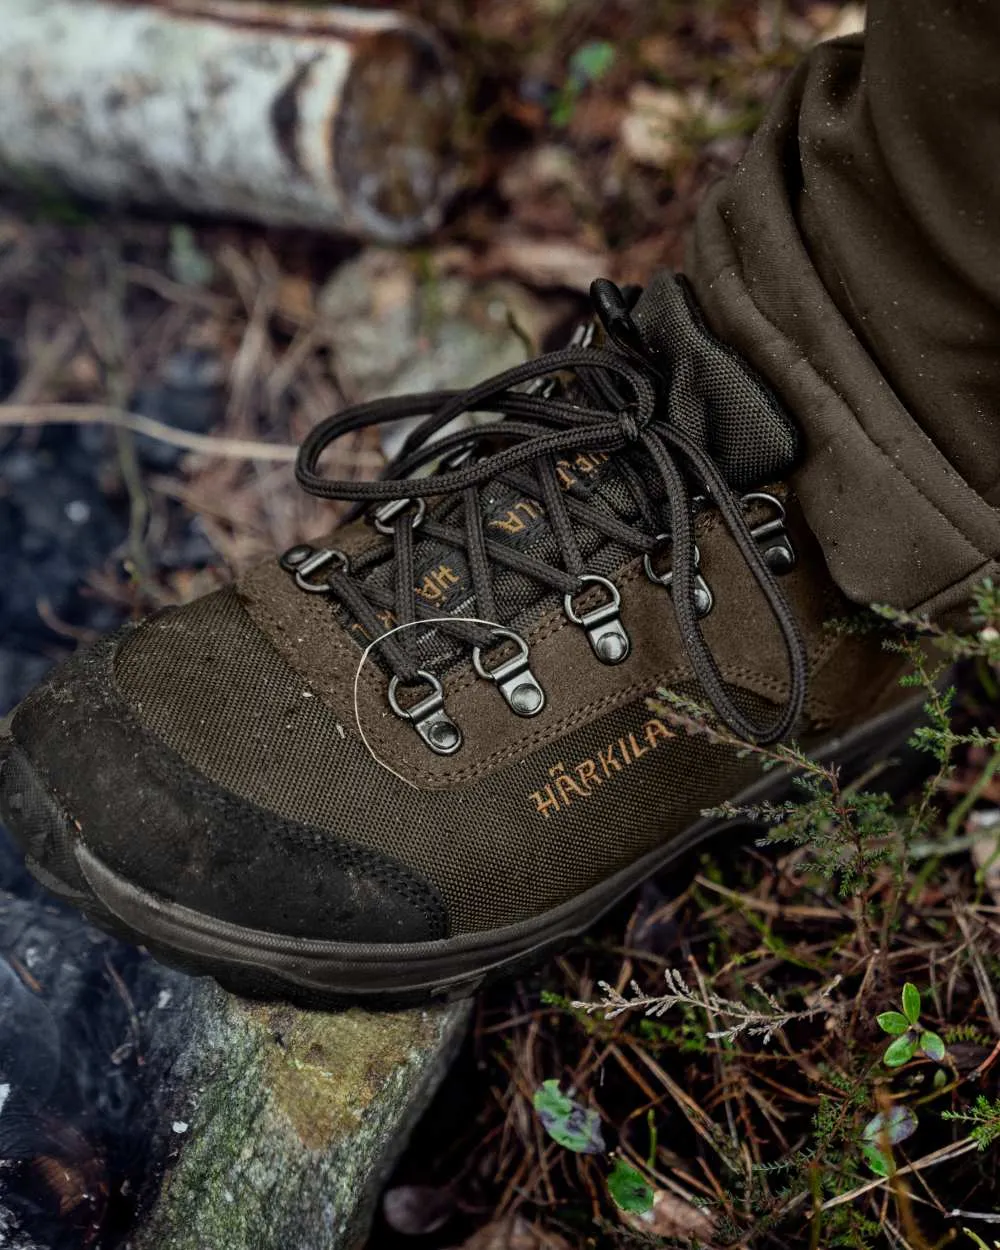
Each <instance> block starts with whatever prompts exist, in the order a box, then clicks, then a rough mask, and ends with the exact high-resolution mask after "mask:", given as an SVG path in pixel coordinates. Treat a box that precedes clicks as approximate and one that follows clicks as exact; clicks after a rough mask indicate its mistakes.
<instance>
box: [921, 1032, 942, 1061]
mask: <svg viewBox="0 0 1000 1250" xmlns="http://www.w3.org/2000/svg"><path fill="white" fill-rule="evenodd" d="M920 1049H921V1050H922V1051H923V1052H924V1054H925V1055H926V1056H927V1058H928V1059H933V1060H934V1061H935V1062H936V1063H940V1062H941V1061H942V1059H944V1056H945V1045H944V1042H943V1041H942V1039H941V1037H940V1036H939V1035H938V1034H937V1033H932V1032H931V1031H930V1029H924V1031H923V1033H921V1034H920Z"/></svg>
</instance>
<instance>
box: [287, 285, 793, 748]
mask: <svg viewBox="0 0 1000 1250" xmlns="http://www.w3.org/2000/svg"><path fill="white" fill-rule="evenodd" d="M591 293H592V298H593V301H594V304H595V307H596V311H597V314H598V317H599V318H600V320H601V322H602V323H603V326H604V329H605V332H606V344H605V346H602V347H594V346H591V345H590V341H589V340H590V339H591V338H592V334H591V332H590V331H588V330H586V329H581V330H580V331H579V332H578V334H577V335H576V336H574V341H573V342H571V344H570V345H569V346H567V347H565V348H562V349H560V350H557V351H553V352H549V353H546V354H544V355H541V356H539V357H537V358H535V359H534V360H531V361H527V362H526V363H524V364H521V365H517V366H515V367H514V368H511V369H507V370H505V371H504V372H502V373H498V374H496V375H495V376H494V377H491V378H488V379H486V380H485V381H483V382H481V383H479V384H478V385H477V386H474V387H471V388H470V389H468V390H439V391H429V392H424V393H421V394H413V395H403V396H399V397H394V398H384V399H378V400H375V401H373V402H370V403H364V404H358V405H355V406H353V407H350V408H348V409H346V410H344V411H342V412H340V413H338V414H336V415H335V416H333V417H330V418H328V419H327V420H325V421H323V422H321V423H320V424H319V425H317V426H316V427H315V428H314V429H313V430H312V431H311V432H310V433H309V435H308V436H307V437H306V439H305V440H304V442H303V444H302V447H301V449H300V452H299V457H298V462H297V465H296V477H297V480H298V482H299V484H300V485H301V486H302V487H303V489H305V490H306V491H307V492H309V493H310V494H312V495H315V496H318V497H319V498H323V499H339V500H350V501H354V502H355V510H354V514H355V515H358V514H360V513H361V512H363V511H365V510H368V509H371V508H372V506H373V505H375V508H374V515H373V517H372V520H373V523H374V525H375V527H376V528H377V529H378V530H379V531H380V532H381V533H383V534H384V535H385V536H386V537H387V539H388V541H389V543H390V544H391V558H392V567H393V578H392V580H393V582H394V585H393V586H392V587H391V588H390V587H387V586H381V585H375V584H373V583H372V580H371V579H370V578H367V577H366V576H365V575H366V574H367V573H369V572H370V571H371V569H372V567H373V566H374V564H375V563H376V562H377V561H381V560H384V559H385V556H386V549H385V546H384V545H383V544H377V545H376V547H375V548H373V549H372V550H371V551H368V552H365V553H363V554H362V555H361V556H359V557H357V558H356V560H355V561H354V564H353V567H352V562H351V561H350V560H349V559H348V557H347V556H346V555H345V554H344V553H343V552H341V551H339V550H337V549H335V548H325V549H320V550H315V549H313V548H311V547H307V546H299V547H294V548H292V549H291V550H290V551H288V552H286V553H285V554H284V556H282V565H283V567H284V568H285V569H286V570H287V571H288V572H289V573H291V574H292V575H294V577H295V580H296V582H297V584H298V585H299V586H300V588H301V589H303V590H306V591H311V592H319V593H324V594H329V595H331V596H332V597H333V598H334V599H335V600H336V601H338V602H339V603H340V604H342V605H343V607H344V608H345V609H346V610H347V611H348V612H349V613H350V614H351V616H352V617H353V618H354V619H355V620H356V621H357V623H358V624H359V625H360V626H361V628H362V629H363V630H364V632H365V633H366V634H367V635H368V636H369V637H370V638H372V639H377V640H378V647H377V650H378V653H379V655H380V658H381V661H382V663H383V664H384V665H385V667H386V668H387V670H388V672H389V674H390V685H389V701H390V704H391V706H392V709H393V711H394V712H395V713H396V714H397V715H399V716H402V717H403V718H404V719H407V720H410V721H411V722H412V723H413V724H414V726H415V728H416V729H417V730H418V732H419V733H420V735H421V737H422V738H423V739H424V741H425V742H426V744H427V745H428V746H429V747H430V748H431V749H432V750H434V751H435V752H437V753H439V754H445V755H447V754H452V753H453V752H454V751H456V750H458V749H459V748H460V746H461V743H462V735H461V730H460V728H459V727H458V726H457V725H456V724H455V723H454V721H452V720H451V718H450V717H449V716H448V714H447V712H446V710H445V708H444V699H443V689H442V685H441V682H440V679H439V678H438V677H436V676H435V675H434V674H433V673H432V672H431V671H429V669H428V668H426V667H424V661H422V660H421V658H420V655H419V651H418V648H417V646H416V645H415V643H414V638H413V635H414V633H415V632H416V631H414V630H413V629H409V628H404V629H402V630H399V628H398V626H409V625H411V624H413V623H416V622H420V621H433V625H432V626H431V625H428V627H427V628H428V629H430V628H433V629H434V630H438V631H441V633H443V634H445V635H447V636H449V637H450V638H451V639H453V640H454V642H455V643H456V644H457V645H459V646H460V647H461V648H462V649H464V650H469V649H471V652H472V660H473V665H474V667H475V670H476V672H477V673H478V674H479V675H480V676H481V677H483V678H487V679H489V680H492V681H493V682H495V683H496V685H497V686H498V688H499V690H500V693H501V694H502V695H503V697H504V698H505V699H506V701H507V703H508V706H509V707H510V709H511V711H512V712H514V713H516V714H518V715H521V716H533V715H536V714H537V713H538V712H540V711H541V710H542V707H543V706H544V704H545V693H544V691H543V690H542V687H541V684H540V683H539V682H538V680H537V678H536V677H535V676H534V674H533V673H532V671H531V668H530V663H529V648H528V644H527V642H526V641H525V640H524V639H523V638H522V637H521V635H520V634H519V633H517V632H516V631H515V630H513V629H509V628H507V627H506V623H505V622H509V620H510V613H507V614H505V613H504V605H503V604H502V603H500V602H498V596H497V593H496V589H495V586H494V575H495V572H496V571H497V570H501V569H503V570H509V571H512V572H514V573H517V574H520V575H522V576H523V577H526V578H528V579H530V580H531V581H533V582H535V583H537V584H539V585H540V586H541V587H543V588H545V589H546V590H548V591H549V592H550V593H552V592H555V594H557V595H560V596H562V598H563V606H564V610H565V612H566V615H567V617H568V618H569V619H570V620H571V621H572V622H573V623H574V624H576V625H578V626H580V627H581V628H583V629H584V630H585V631H586V633H587V637H588V639H589V641H590V644H591V647H592V650H593V652H594V654H595V656H596V658H597V659H598V660H600V661H601V662H602V663H605V664H618V663H621V662H623V661H624V660H625V659H626V658H627V657H628V654H629V650H630V645H631V644H630V640H629V635H628V633H627V630H626V628H625V625H624V624H623V621H622V616H621V610H620V606H621V596H620V594H619V592H618V589H617V587H616V586H615V584H614V582H613V581H612V580H611V579H610V578H608V577H605V576H603V575H601V574H599V573H596V572H594V571H593V570H592V569H591V568H588V564H587V560H586V558H585V555H584V553H583V551H582V550H581V545H580V543H579V542H578V539H577V532H578V530H579V529H580V528H586V529H589V530H590V531H593V532H596V534H598V535H599V536H601V537H602V538H603V539H605V540H607V541H609V542H612V543H615V544H618V545H620V546H622V547H624V548H626V549H628V550H630V551H633V552H635V553H636V555H637V556H640V557H641V558H642V559H643V563H644V567H645V570H646V574H647V576H649V577H650V579H651V580H653V581H656V582H659V583H660V584H662V585H664V586H666V587H667V588H668V589H669V592H670V598H671V600H672V603H673V608H674V611H675V613H676V618H677V624H678V627H679V633H680V638H681V642H682V645H683V647H684V650H685V653H686V655H687V657H688V659H689V661H690V663H691V666H692V668H693V670H694V673H695V675H696V677H697V679H698V680H699V682H700V683H701V686H702V689H703V691H704V693H705V695H706V697H707V699H708V701H709V702H710V704H711V705H712V707H713V708H714V710H715V712H716V713H717V715H718V716H719V718H720V720H721V721H723V722H724V723H725V724H726V725H727V726H728V727H729V728H730V729H731V730H732V731H733V732H734V733H735V734H737V735H738V736H739V737H741V738H743V739H745V740H747V741H749V742H757V743H768V742H774V741H777V740H779V739H781V738H784V737H786V736H788V734H789V733H790V732H791V730H792V728H793V726H794V725H795V723H796V721H797V720H798V719H799V717H800V715H801V712H802V708H803V704H804V700H805V688H806V676H807V657H806V652H805V647H804V644H803V641H802V638H801V635H800V632H799V628H798V624H797V621H796V619H795V616H794V614H793V612H792V610H791V608H790V606H789V604H788V602H787V600H786V599H785V596H784V594H783V593H782V591H781V589H780V587H779V586H778V583H777V580H776V577H775V572H778V573H781V572H784V571H786V570H787V569H788V568H789V567H791V565H792V563H793V562H794V553H793V552H792V549H791V546H790V544H789V543H788V541H787V536H786V535H785V533H784V530H783V524H782V523H783V519H784V513H783V509H782V505H781V504H780V502H779V501H778V500H777V499H776V498H775V497H774V496H771V495H768V494H764V493H762V492H760V491H754V492H752V493H751V494H749V495H744V496H742V497H741V496H740V495H738V494H737V493H735V492H734V491H733V489H732V488H731V487H730V485H729V483H728V482H727V480H726V478H725V477H724V475H723V473H722V471H721V470H720V468H719V466H718V465H717V463H716V462H715V460H714V459H713V457H712V455H711V454H710V453H709V452H708V451H706V449H705V448H704V447H703V446H701V445H699V443H698V442H697V441H696V440H694V439H693V438H691V437H690V436H689V435H688V434H687V433H685V432H684V431H683V430H682V429H680V428H678V427H677V425H676V424H675V423H672V422H671V421H670V413H669V412H664V411H663V410H662V407H663V403H662V396H663V386H662V383H663V380H664V374H663V370H664V366H663V364H662V363H661V362H658V361H657V360H655V359H653V358H652V356H651V354H650V353H648V352H647V351H646V350H645V347H644V344H643V341H642V338H641V336H640V335H639V333H638V330H637V328H636V326H635V324H634V322H632V320H631V317H630V314H629V306H630V300H629V298H628V297H627V296H626V295H625V294H624V293H623V292H621V291H620V290H619V289H618V288H617V287H616V286H614V284H612V283H610V282H607V281H604V280H599V281H598V282H596V283H594V285H593V287H592V288H591ZM567 374H569V375H572V376H573V378H574V380H575V386H574V390H573V393H572V396H571V397H567V394H566V389H565V384H564V381H560V380H558V379H560V378H562V379H564V378H565V375H567ZM468 413H475V414H477V423H476V424H473V425H471V426H467V427H465V428H462V429H459V430H456V431H455V432H452V433H445V434H442V433H441V431H443V430H444V429H445V427H447V426H448V425H450V424H451V423H452V422H453V421H455V420H456V418H459V417H462V416H464V415H465V414H468ZM487 413H489V414H493V415H494V416H495V417H496V418H497V420H494V421H490V422H487V423H481V422H480V417H481V414H487ZM413 417H422V418H423V420H421V421H420V422H419V424H418V425H417V427H416V428H415V429H413V431H412V432H411V433H410V435H409V437H408V438H407V440H406V442H405V443H404V445H403V447H402V450H401V451H400V453H399V455H398V456H397V457H396V458H395V460H394V461H393V462H392V463H391V464H390V465H389V466H388V467H387V468H386V470H385V472H384V474H383V476H382V478H381V479H380V480H378V481H373V482H359V481H351V480H334V479H330V478H327V477H325V476H323V475H322V474H321V473H320V471H319V460H320V457H321V455H322V453H323V452H324V451H325V450H326V449H327V448H329V447H330V446H331V444H333V443H334V442H336V441H337V440H338V439H339V438H342V437H344V436H345V435H347V434H350V433H352V432H353V431H356V430H359V429H361V428H363V427H366V426H371V425H382V424H384V423H388V422H393V421H399V420H401V419H404V418H413ZM580 452H584V453H589V454H596V453H606V454H607V455H609V456H613V457H615V461H616V466H615V467H616V469H617V470H618V472H619V474H620V476H621V479H622V480H623V482H624V483H625V485H626V486H627V488H628V491H629V492H630V494H631V495H632V497H633V499H634V502H635V505H636V512H637V514H638V517H639V518H640V519H641V525H637V524H630V523H627V522H626V521H624V520H622V519H620V518H619V517H617V516H615V515H613V514H612V513H611V512H609V511H607V510H604V509H602V508H600V507H596V506H594V504H593V503H592V502H590V501H588V500H587V499H583V498H579V497H576V496H574V495H573V494H572V493H569V492H567V491H566V490H564V489H563V486H562V485H561V484H560V480H559V474H558V470H557V462H559V460H560V458H561V457H563V456H566V455H571V454H579V453H580ZM432 469H433V471H431V470H432ZM651 480H652V481H653V482H655V484H656V487H657V489H656V490H655V491H651V489H650V482H651ZM496 482H503V483H504V484H506V485H507V486H510V487H513V488H514V489H516V490H518V491H520V492H522V493H523V494H524V495H525V496H527V497H528V498H530V499H532V500H535V501H537V504H538V505H539V508H540V512H541V515H542V516H543V518H544V522H545V524H546V525H547V526H548V528H549V530H550V531H551V534H552V536H553V538H554V540H555V544H556V546H557V548H558V553H559V561H558V563H555V562H553V561H551V560H549V559H542V558H539V556H538V555H537V554H533V553H531V552H529V551H525V550H518V549H517V548H516V547H515V546H513V545H512V544H511V543H510V542H509V541H504V540H503V539H502V538H495V537H491V536H488V535H487V533H486V531H485V529H484V522H483V506H482V494H483V491H484V489H485V488H486V487H487V486H488V485H489V484H490V483H496ZM432 498H433V500H434V501H435V502H434V506H433V508H431V507H428V501H430V500H431V499H432ZM748 503H752V504H755V505H758V506H759V505H764V506H766V508H767V509H768V510H769V511H770V514H771V515H770V519H769V520H768V521H767V522H765V523H764V524H763V525H758V526H757V527H755V528H753V529H751V526H750V523H749V521H748V519H747V515H746V507H747V504H748ZM706 506H710V507H712V508H714V509H716V510H717V511H718V513H719V514H720V516H721V518H722V520H723V521H724V523H725V524H726V526H727V527H728V529H729V532H730V534H731V535H732V538H733V540H734V542H735V543H736V546H737V547H738V549H739V551H740V553H741V554H742V556H743V558H744V560H745V561H746V564H747V567H748V568H749V570H750V572H751V573H752V575H753V577H754V580H755V582H756V584H757V586H758V587H759V590H760V592H761V595H762V597H763V599H764V601H765V602H766V604H767V606H768V608H769V610H770V612H771V614H772V615H773V617H774V620H775V621H776V623H777V625H778V628H779V630H780V633H781V637H782V641H783V644H784V649H785V652H786V656H787V665H788V674H789V695H788V699H787V701H786V702H785V703H784V705H782V706H781V707H779V708H778V710H777V713H776V715H775V716H774V717H773V718H772V719H770V720H768V721H765V722H763V723H762V722H759V721H757V720H756V719H754V718H753V717H752V716H750V715H748V714H747V713H746V711H745V710H743V709H742V708H741V707H740V706H738V704H737V702H736V701H735V700H734V698H733V696H732V695H731V693H730V691H729V689H728V687H727V685H726V683H725V681H724V680H723V677H722V673H721V671H720V669H719V665H718V662H717V661H716V659H715V657H714V655H713V654H712V651H711V649H710V648H709V646H708V644H707V643H706V641H705V638H704V635H703V633H702V629H701V624H700V619H701V617H703V616H704V615H706V613H707V612H708V611H709V610H710V609H711V607H712V600H713V597H712V593H711V591H710V590H709V588H708V586H707V583H706V582H705V581H704V578H703V577H702V576H701V573H700V571H699V566H700V556H699V551H698V546H697V543H696V541H695V528H694V521H695V516H696V515H697V513H698V511H699V510H700V509H701V508H703V507H706ZM418 534H422V535H424V536H425V537H426V538H428V539H431V540H433V541H435V542H436V543H438V544H443V545H444V546H446V547H448V548H452V549H456V550H457V551H459V552H461V553H462V555H463V556H464V558H465V561H466V563H467V566H468V569H469V573H470V580H471V587H472V592H473V595H474V602H475V616H476V617H477V618H481V619H482V620H484V621H490V622H497V625H496V626H490V625H485V624H479V623H475V622H473V621H470V620H469V619H467V618H466V619H460V618H456V619H452V618H450V617H447V616H442V615H441V614H440V613H439V612H435V611H434V609H433V607H432V606H431V605H428V604H426V603H424V602H421V600H420V598H419V597H418V593H417V589H416V582H417V576H416V567H415V563H416V561H415V553H416V540H417V536H418ZM666 546H669V549H670V555H671V559H670V568H669V571H668V572H666V573H662V572H660V573H658V572H656V569H655V567H654V557H655V556H656V555H657V553H658V552H660V551H661V550H663V549H664V548H665V547H666ZM387 610H388V612H389V613H391V614H392V615H391V617H388V616H387ZM387 619H392V620H395V622H396V623H397V624H396V625H395V626H393V628H392V629H388V628H387V627H386V625H385V621H386V620H387ZM512 649H513V654H511V650H512ZM497 652H500V653H502V654H503V657H504V658H502V659H500V660H496V659H494V658H493V657H494V656H495V655H496V653H497ZM404 688H417V690H418V691H419V697H416V698H415V699H414V700H412V701H411V702H409V703H408V705H407V706H404V705H403V701H402V700H401V698H400V694H401V693H402V692H403V689H404ZM428 692H429V693H428Z"/></svg>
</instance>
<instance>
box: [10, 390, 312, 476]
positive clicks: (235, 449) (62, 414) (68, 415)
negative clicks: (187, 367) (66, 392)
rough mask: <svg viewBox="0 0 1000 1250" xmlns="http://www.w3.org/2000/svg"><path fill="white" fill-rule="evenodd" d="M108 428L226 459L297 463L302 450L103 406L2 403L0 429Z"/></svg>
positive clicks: (288, 445) (287, 444)
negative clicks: (178, 427) (197, 430)
mask: <svg viewBox="0 0 1000 1250" xmlns="http://www.w3.org/2000/svg"><path fill="white" fill-rule="evenodd" d="M12 425H21V426H33V425H109V426H114V427H117V428H118V429H125V430H132V431H134V433H136V434H146V435H148V436H149V437H150V438H155V439H157V440H158V441H159V442H161V443H169V444H170V445H171V446H172V447H180V448H182V449H183V450H184V451H193V452H197V453H199V454H200V455H204V456H220V457H222V458H223V459H227V460H280V461H283V462H291V461H294V459H295V457H296V456H297V455H298V454H299V449H298V447H296V446H295V445H294V444H293V443H264V442H255V441H254V440H252V439H246V438H219V437H217V436H216V435H212V434H191V433H189V432H188V431H186V430H176V429H174V427H173V426H170V425H164V423H163V422H162V421H156V420H154V419H153V418H152V417H144V416H141V415H140V414H139V413H137V412H127V411H126V410H125V409H123V408H113V407H110V406H107V405H103V404H0V426H12Z"/></svg>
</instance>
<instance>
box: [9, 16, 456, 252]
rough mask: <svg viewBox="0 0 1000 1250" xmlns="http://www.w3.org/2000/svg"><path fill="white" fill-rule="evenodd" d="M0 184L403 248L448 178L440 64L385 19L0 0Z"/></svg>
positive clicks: (445, 82)
mask: <svg viewBox="0 0 1000 1250" xmlns="http://www.w3.org/2000/svg"><path fill="white" fill-rule="evenodd" d="M0 29H2V30H3V36H2V53H0V117H2V118H3V125H2V127H0V179H2V180H3V181H5V182H7V183H8V184H15V185H20V186H26V187H28V188H38V187H44V188H46V189H51V188H53V187H54V188H62V187H65V188H68V189H70V190H72V191H75V192H77V193H81V194H84V195H87V196H91V197H94V198H97V199H101V200H108V201H111V202H112V203H116V204H121V203H129V202H133V203H142V204H148V205H153V206H156V207H166V208H178V209H182V210H187V211H197V212H206V213H212V214H222V215H226V216H239V217H246V218H249V219H252V220H256V221H260V222H262V223H265V224H268V225H282V226H306V227H315V228H321V229H337V230H343V231H347V232H352V233H358V234H362V235H366V236H369V237H372V238H376V239H380V240H385V241H390V242H403V241H407V240H410V239H413V238H416V237H418V236H420V235H421V234H424V233H426V232H428V231H429V230H432V229H434V227H435V226H436V225H437V224H438V222H439V221H440V218H441V215H442V212H443V208H444V206H445V204H446V202H447V199H448V196H449V194H450V192H451V190H452V189H453V187H454V185H455V183H456V158H455V153H454V148H453V144H452V132H453V123H454V116H455V110H456V107H457V104H458V99H459V86H458V79H457V75H456V73H455V71H454V69H453V67H452V65H451V62H450V60H449V58H448V56H447V54H446V52H445V51H444V49H443V47H442V46H441V45H440V43H439V42H438V40H437V39H436V37H435V36H434V35H433V33H432V32H430V31H428V30H427V29H426V28H425V27H423V26H421V25H419V24H418V23H415V22H413V21H410V20H408V19H406V18H404V17H401V16H400V15H398V14H394V13H391V12H367V11H361V10H355V9H348V8H311V7H304V6H298V5H294V4H289V5H285V4H269V3H256V2H254V0H207V2H206V0H171V3H170V4H169V5H165V4H161V3H141V2H139V3H135V2H131V0H130V2H127V3H126V2H124V0H0Z"/></svg>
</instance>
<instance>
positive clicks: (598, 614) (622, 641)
mask: <svg viewBox="0 0 1000 1250" xmlns="http://www.w3.org/2000/svg"><path fill="white" fill-rule="evenodd" d="M577 580H578V583H579V585H578V586H577V588H576V590H574V591H571V592H570V593H569V594H567V595H565V596H563V611H564V612H565V613H566V615H567V616H568V617H569V619H570V620H571V621H572V622H573V624H574V625H579V626H581V627H582V628H583V629H585V630H586V631H587V638H588V639H589V641H590V646H591V648H592V650H593V652H594V655H596V656H597V658H598V659H599V660H600V661H601V663H602V664H621V662H622V661H623V660H625V659H627V658H628V653H629V651H630V650H631V649H632V643H631V641H630V639H629V636H628V633H627V631H626V629H625V626H624V625H623V624H622V614H621V606H622V597H621V595H620V594H619V593H618V587H617V586H616V585H615V584H614V582H609V581H608V579H607V578H606V577H599V576H598V575H597V574H596V573H581V575H580V577H579V578H578V579H577ZM587 585H598V586H603V587H604V589H605V590H606V591H607V592H608V601H607V602H606V603H601V604H598V606H597V607H596V608H591V609H590V610H589V611H587V612H577V610H576V608H575V607H574V606H573V600H574V598H575V597H576V596H577V595H578V594H579V593H580V592H581V591H582V590H584V589H585V588H586V586H587Z"/></svg>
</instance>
